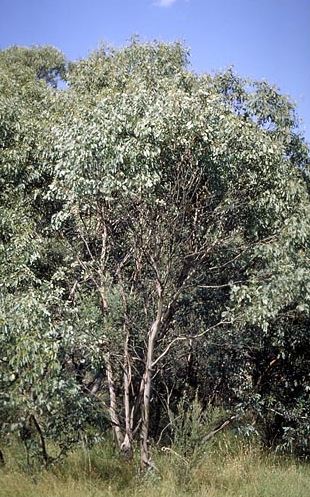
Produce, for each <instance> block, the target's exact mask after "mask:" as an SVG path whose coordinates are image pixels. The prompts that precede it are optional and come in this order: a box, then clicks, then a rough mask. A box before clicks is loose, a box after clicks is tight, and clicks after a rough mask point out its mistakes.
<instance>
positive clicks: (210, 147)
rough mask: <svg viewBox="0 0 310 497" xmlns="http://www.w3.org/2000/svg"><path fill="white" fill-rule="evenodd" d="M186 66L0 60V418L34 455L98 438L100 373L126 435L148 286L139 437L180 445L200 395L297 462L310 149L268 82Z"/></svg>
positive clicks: (152, 46)
mask: <svg viewBox="0 0 310 497" xmlns="http://www.w3.org/2000/svg"><path fill="white" fill-rule="evenodd" d="M187 64H188V53H187V50H186V49H185V48H184V47H182V46H181V45H180V44H178V43H175V44H163V43H157V42H154V43H147V44H143V43H140V42H139V40H137V39H133V40H132V41H131V43H130V44H129V45H128V46H127V47H125V48H123V49H121V50H115V49H111V48H106V47H103V48H101V49H100V50H98V51H96V52H94V53H93V54H91V55H90V56H89V57H88V58H87V59H84V60H81V61H77V62H74V63H70V64H69V66H68V67H67V66H66V61H65V60H64V58H63V56H62V54H61V53H59V52H58V51H57V50H55V49H53V48H51V47H34V48H22V47H12V48H10V49H7V50H4V51H2V52H0V88H1V97H0V152H1V155H0V192H1V193H0V279H1V283H0V285H1V286H0V289H1V322H0V326H1V332H0V344H1V356H0V375H1V391H0V402H1V410H2V412H3V414H2V415H1V423H2V427H3V430H7V428H8V427H9V426H12V425H14V426H15V428H16V429H20V428H23V430H24V431H25V429H26V428H27V429H28V432H29V433H30V438H31V436H32V435H31V434H33V436H32V439H33V440H34V444H35V445H37V446H38V451H39V452H41V455H42V453H43V452H44V447H43V445H42V436H41V434H40V431H41V432H42V434H43V438H44V439H45V438H46V439H47V440H49V441H53V443H55V444H56V445H57V444H58V447H59V448H60V451H61V452H62V451H65V450H67V449H68V448H69V446H70V445H71V444H73V443H74V442H76V441H81V440H82V438H83V437H84V436H85V433H86V434H87V437H88V438H89V439H95V438H96V436H97V432H98V430H102V431H105V430H106V429H107V424H106V422H105V419H106V416H107V411H108V410H109V408H110V413H111V404H110V402H111V385H112V387H113V388H114V393H115V397H116V401H115V407H114V409H115V410H116V411H117V413H118V416H119V420H120V421H119V422H120V426H123V425H124V424H125V423H124V418H125V414H126V408H125V400H126V395H127V394H128V395H127V398H129V403H130V406H131V408H132V411H131V412H132V423H133V426H132V432H133V433H134V434H135V436H136V437H138V434H139V431H138V428H139V423H140V417H141V412H142V407H141V406H142V404H141V398H142V397H143V395H142V394H141V392H142V390H141V388H142V387H143V381H144V379H143V378H145V376H144V374H145V363H146V356H147V353H148V351H149V349H148V345H147V343H148V338H149V335H150V330H151V329H152V326H153V324H154V322H155V319H156V315H157V314H156V313H157V312H158V301H159V295H160V299H161V305H162V316H161V318H160V325H159V328H160V329H159V332H158V336H157V338H156V341H155V345H154V354H153V357H152V361H153V366H152V368H151V369H152V373H153V378H152V381H153V386H154V388H153V391H152V399H151V426H150V435H151V436H152V437H154V439H158V437H159V436H160V433H161V431H162V429H163V428H164V427H165V426H166V425H167V423H169V421H170V419H169V416H170V418H171V416H174V420H175V421H176V420H177V419H181V421H180V423H181V425H178V426H176V427H175V433H174V437H175V438H174V443H175V444H176V446H177V447H178V450H176V452H178V451H179V450H180V451H181V452H182V454H183V455H182V457H183V456H184V457H186V456H185V453H188V452H190V453H191V456H193V453H194V452H195V450H196V447H197V450H198V449H199V444H197V443H196V442H197V439H198V438H201V437H203V434H202V432H200V430H205V428H206V426H207V424H208V423H206V419H205V418H207V421H208V422H209V421H210V420H208V415H209V414H208V411H207V410H206V409H205V407H204V408H203V409H202V410H201V408H200V407H198V406H199V405H201V406H207V405H208V406H213V407H210V409H211V410H212V409H214V411H212V412H218V411H217V410H219V412H221V410H222V409H224V410H228V411H229V412H230V411H233V412H238V413H244V414H245V416H244V417H245V419H247V420H248V421H249V420H250V421H249V423H248V424H249V425H250V426H251V427H252V428H253V429H255V430H258V431H261V433H262V434H263V435H264V439H265V442H266V444H268V445H273V446H276V447H277V448H278V449H281V448H282V449H286V450H287V449H289V450H291V451H293V452H295V453H298V454H303V455H307V454H309V447H308V445H307V440H308V435H309V426H310V424H309V414H308V413H309V409H308V407H309V401H308V398H309V395H308V394H309V352H308V351H309V333H308V325H309V299H310V297H309V296H310V279H309V240H310V237H309V235H310V233H309V226H310V222H309V221H310V219H309V216H310V203H309V170H308V168H309V149H308V147H307V145H306V143H305V141H304V139H303V137H302V136H301V135H300V133H299V130H298V122H297V119H296V116H295V110H294V106H293V105H292V103H291V102H290V100H289V99H288V98H286V97H285V96H283V95H281V94H280V93H279V92H278V90H277V89H276V88H274V87H272V86H270V85H269V84H268V83H266V82H255V81H248V80H244V79H242V78H240V77H238V76H237V75H235V74H234V72H233V71H231V70H227V71H225V72H224V73H221V74H218V75H215V76H212V77H211V76H209V75H202V76H198V75H195V74H194V73H192V72H190V71H189V70H188V68H187ZM60 79H63V80H67V82H68V87H67V88H66V89H57V83H58V81H59V80H60ZM159 290H160V291H159ZM109 361H111V364H110V366H111V370H112V372H113V381H112V383H111V381H110V384H108V383H109V382H107V381H106V379H105V377H106V375H107V372H108V368H109V365H108V362H109ZM126 377H127V378H128V379H129V384H130V385H129V389H128V392H127V393H126V391H125V387H124V385H125V383H126V381H125V379H124V378H126ZM141 385H142V387H141ZM196 391H198V392H199V399H196V401H195V392H196ZM184 395H185V396H186V398H188V400H189V405H188V406H187V407H186V410H185V411H184V412H183V416H181V418H178V417H177V414H176V413H177V409H178V407H177V406H178V404H179V401H180V399H181V398H183V397H184ZM198 400H199V402H200V403H201V404H198ZM30 420H32V425H31V427H29V421H30ZM33 420H36V422H37V425H38V426H39V429H38V428H37V427H36V422H35V421H33ZM211 424H212V423H211ZM113 426H114V428H115V424H114V425H113ZM181 426H182V430H183V432H182V430H181ZM186 426H187V428H185V427H186ZM134 428H135V429H134ZM180 430H181V431H180ZM34 432H35V433H34ZM188 432H190V436H189V433H188ZM101 435H102V432H101ZM182 437H183V439H182V440H183V441H181V438H182ZM191 451H192V452H191Z"/></svg>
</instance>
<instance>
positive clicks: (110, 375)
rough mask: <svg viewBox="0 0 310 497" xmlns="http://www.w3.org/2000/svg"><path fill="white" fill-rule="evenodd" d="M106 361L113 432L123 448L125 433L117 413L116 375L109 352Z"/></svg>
mask: <svg viewBox="0 0 310 497" xmlns="http://www.w3.org/2000/svg"><path fill="white" fill-rule="evenodd" d="M105 363H106V373H107V380H108V388H109V395H110V408H109V411H110V418H111V423H112V428H113V432H114V435H115V438H116V441H117V445H118V447H119V448H120V449H121V447H122V443H123V434H122V430H121V427H120V422H119V418H118V414H117V405H116V394H115V384H114V377H113V371H112V366H111V360H110V354H109V353H108V354H107V355H106V358H105Z"/></svg>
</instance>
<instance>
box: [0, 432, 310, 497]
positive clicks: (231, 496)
mask: <svg viewBox="0 0 310 497" xmlns="http://www.w3.org/2000/svg"><path fill="white" fill-rule="evenodd" d="M227 440H228V442H227ZM5 453H6V458H7V463H6V466H5V467H4V468H3V469H1V470H0V497H121V496H126V497H142V496H143V497H190V496H191V497H194V496H197V497H198V496H199V497H309V496H310V466H309V465H307V464H302V463H298V462H297V461H294V460H289V459H284V458H280V457H276V456H274V455H266V454H265V453H263V452H262V451H261V450H260V449H259V448H257V447H255V446H249V445H248V446H246V445H244V444H239V445H238V444H237V446H234V444H232V443H230V441H229V439H226V440H225V437H223V438H222V440H221V443H217V445H216V446H214V447H213V448H210V449H209V451H208V453H206V454H204V455H203V456H202V457H201V458H200V460H199V462H198V463H197V461H196V462H195V464H192V460H191V459H186V458H184V457H181V456H180V454H177V453H176V452H172V451H169V450H168V451H166V452H165V453H164V452H162V451H158V452H157V453H156V454H154V456H155V457H154V459H155V461H156V465H157V468H158V472H154V473H151V474H148V475H146V476H141V475H139V472H138V464H137V462H133V463H131V464H128V463H125V462H121V461H120V460H119V459H118V457H117V455H116V454H115V453H114V451H113V448H112V447H111V446H110V445H106V446H104V447H100V448H98V447H97V448H96V449H93V450H92V451H90V452H86V451H82V450H79V451H76V452H74V453H72V454H71V455H70V456H69V457H68V458H67V460H66V461H65V462H64V463H63V464H62V465H59V466H58V467H55V468H53V469H52V470H49V471H41V472H38V471H37V472H36V471H32V473H31V474H30V473H29V471H28V470H26V468H25V467H24V466H23V464H24V463H23V454H22V453H21V451H20V449H19V448H18V449H16V447H11V448H10V450H8V449H6V450H5ZM13 455H14V457H13Z"/></svg>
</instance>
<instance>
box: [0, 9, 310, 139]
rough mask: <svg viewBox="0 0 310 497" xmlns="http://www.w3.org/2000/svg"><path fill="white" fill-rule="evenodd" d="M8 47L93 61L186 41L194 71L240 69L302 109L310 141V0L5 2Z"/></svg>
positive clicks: (3, 28)
mask: <svg viewBox="0 0 310 497" xmlns="http://www.w3.org/2000/svg"><path fill="white" fill-rule="evenodd" d="M0 7H1V11H0V12H1V17H0V47H1V48H5V47H7V46H10V45H12V44H18V45H34V44H36V45H37V44H52V45H54V46H56V47H57V48H59V49H61V50H62V51H63V52H64V53H65V54H66V55H67V57H69V58H71V59H76V58H79V57H84V56H86V55H87V54H88V53H89V52H90V51H91V50H93V49H95V48H96V47H98V46H99V44H100V43H101V42H103V41H105V42H108V43H110V44H113V45H117V46H121V45H124V44H125V43H126V42H127V41H128V39H129V38H130V36H131V35H133V34H138V35H140V36H141V38H142V40H151V39H154V38H156V39H159V40H162V41H173V40H181V41H184V42H185V44H186V45H187V46H188V47H189V48H190V49H191V54H192V59H191V60H192V67H193V69H194V70H197V71H202V72H210V71H211V72H212V71H218V70H221V69H225V68H226V67H228V66H231V65H233V66H234V67H235V69H236V71H237V72H238V73H239V74H241V75H243V76H249V77H252V78H255V79H267V80H268V81H269V82H271V83H273V84H275V85H276V86H278V87H280V89H281V91H282V92H283V93H286V94H289V95H290V96H291V97H292V98H293V100H294V101H295V102H296V104H297V110H298V113H299V116H300V117H301V118H302V120H303V129H304V131H305V135H306V138H307V141H308V142H310V94H309V93H310V0H87V1H86V0H0Z"/></svg>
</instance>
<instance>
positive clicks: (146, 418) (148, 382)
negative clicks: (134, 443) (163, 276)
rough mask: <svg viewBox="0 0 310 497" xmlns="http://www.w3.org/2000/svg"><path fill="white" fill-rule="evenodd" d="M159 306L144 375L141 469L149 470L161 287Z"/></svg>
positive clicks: (160, 314)
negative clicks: (152, 393) (152, 399)
mask: <svg viewBox="0 0 310 497" xmlns="http://www.w3.org/2000/svg"><path fill="white" fill-rule="evenodd" d="M157 292H158V304H157V315H156V319H155V321H154V322H153V324H152V326H151V329H150V331H149V339H148V346H147V356H146V364H145V371H144V375H143V404H142V427H141V467H142V469H147V468H150V467H152V466H153V464H152V461H151V457H150V452H149V440H148V438H149V426H150V398H151V386H152V365H153V355H154V347H155V344H156V338H157V335H158V332H159V329H160V324H161V320H162V314H163V301H162V292H161V286H160V284H159V283H158V285H157Z"/></svg>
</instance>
